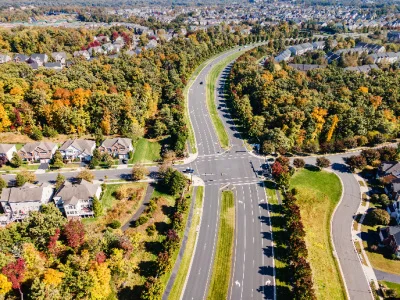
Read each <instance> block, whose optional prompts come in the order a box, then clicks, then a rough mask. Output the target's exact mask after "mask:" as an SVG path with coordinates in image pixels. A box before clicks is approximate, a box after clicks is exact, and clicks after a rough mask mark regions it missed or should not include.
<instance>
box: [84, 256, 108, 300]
mask: <svg viewBox="0 0 400 300" xmlns="http://www.w3.org/2000/svg"><path fill="white" fill-rule="evenodd" d="M89 275H90V276H91V277H92V280H93V285H92V287H91V288H90V299H107V297H108V296H109V295H110V294H111V287H110V280H111V272H110V269H109V268H108V265H107V263H102V264H98V263H96V264H95V265H94V267H93V268H92V269H90V270H89Z"/></svg>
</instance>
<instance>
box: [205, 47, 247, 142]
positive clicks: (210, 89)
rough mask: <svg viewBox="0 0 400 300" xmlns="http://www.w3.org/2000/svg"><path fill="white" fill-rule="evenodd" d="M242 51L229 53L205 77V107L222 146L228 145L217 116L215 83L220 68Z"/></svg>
mask: <svg viewBox="0 0 400 300" xmlns="http://www.w3.org/2000/svg"><path fill="white" fill-rule="evenodd" d="M243 52H244V51H240V52H235V53H234V54H231V55H229V56H228V57H226V58H225V59H224V60H222V61H221V62H219V63H218V64H216V65H215V66H214V67H213V68H212V69H211V71H210V73H209V74H208V76H207V79H206V86H207V90H206V94H207V107H208V111H209V113H210V116H211V120H212V123H213V125H214V128H215V131H216V133H217V136H218V139H219V142H220V144H221V147H222V148H228V147H229V138H228V134H227V133H226V130H225V127H224V124H223V123H222V121H221V119H220V118H219V115H218V111H217V106H216V103H215V83H216V81H217V78H218V75H219V74H220V73H221V72H222V70H223V69H224V68H225V67H226V66H227V65H228V64H229V63H230V62H231V61H233V60H234V59H236V58H238V57H239V56H240V55H242V53H243Z"/></svg>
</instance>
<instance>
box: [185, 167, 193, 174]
mask: <svg viewBox="0 0 400 300" xmlns="http://www.w3.org/2000/svg"><path fill="white" fill-rule="evenodd" d="M183 173H188V174H192V173H194V170H193V169H191V168H186V169H185V170H183Z"/></svg>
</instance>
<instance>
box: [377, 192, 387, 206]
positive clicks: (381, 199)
mask: <svg viewBox="0 0 400 300" xmlns="http://www.w3.org/2000/svg"><path fill="white" fill-rule="evenodd" d="M379 202H380V203H381V204H382V205H383V206H385V207H386V206H388V205H389V204H390V200H389V197H388V196H387V195H386V194H381V195H380V197H379Z"/></svg>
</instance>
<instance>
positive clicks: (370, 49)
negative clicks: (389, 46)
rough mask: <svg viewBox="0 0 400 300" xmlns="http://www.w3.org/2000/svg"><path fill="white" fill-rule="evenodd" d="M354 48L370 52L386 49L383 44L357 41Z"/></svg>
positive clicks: (379, 51) (380, 51)
mask: <svg viewBox="0 0 400 300" xmlns="http://www.w3.org/2000/svg"><path fill="white" fill-rule="evenodd" d="M354 49H363V50H364V51H365V52H368V53H382V52H385V51H386V49H385V47H384V46H382V45H378V44H368V43H357V45H356V46H355V47H354Z"/></svg>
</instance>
